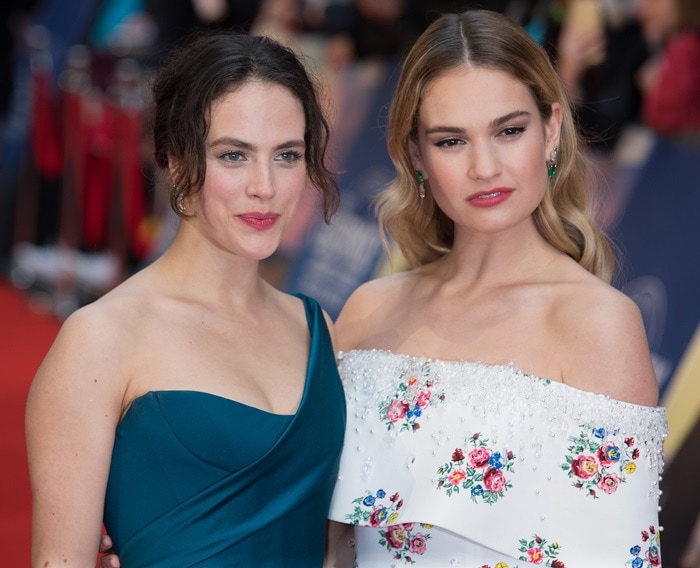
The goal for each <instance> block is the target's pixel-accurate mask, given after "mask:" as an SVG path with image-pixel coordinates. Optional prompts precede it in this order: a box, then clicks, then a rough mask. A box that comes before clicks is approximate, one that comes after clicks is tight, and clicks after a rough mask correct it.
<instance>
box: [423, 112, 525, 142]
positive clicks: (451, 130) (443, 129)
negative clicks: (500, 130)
mask: <svg viewBox="0 0 700 568" xmlns="http://www.w3.org/2000/svg"><path fill="white" fill-rule="evenodd" d="M521 116H525V117H529V116H530V113H529V112H528V111H526V110H515V111H513V112H509V113H508V114H506V115H503V116H499V117H498V118H494V119H493V120H492V121H491V122H490V123H489V126H490V127H491V128H497V127H499V126H502V125H503V124H506V123H507V122H510V121H511V120H513V119H515V118H520V117H521ZM425 133H426V134H435V133H440V134H459V135H461V136H463V135H464V134H465V130H464V128H459V127H457V126H433V127H431V128H426V129H425Z"/></svg>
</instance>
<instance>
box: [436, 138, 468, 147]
mask: <svg viewBox="0 0 700 568" xmlns="http://www.w3.org/2000/svg"><path fill="white" fill-rule="evenodd" d="M458 144H464V141H463V140H460V139H459V138H445V139H443V140H439V141H438V142H437V143H436V144H435V145H436V146H438V147H439V148H450V147H452V146H457V145H458Z"/></svg>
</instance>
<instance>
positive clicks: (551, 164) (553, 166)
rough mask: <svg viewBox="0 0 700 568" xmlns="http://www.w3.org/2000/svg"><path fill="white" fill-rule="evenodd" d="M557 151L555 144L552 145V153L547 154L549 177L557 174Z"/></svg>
mask: <svg viewBox="0 0 700 568" xmlns="http://www.w3.org/2000/svg"><path fill="white" fill-rule="evenodd" d="M558 153H559V148H557V147H556V146H555V147H554V150H552V153H551V154H550V156H549V161H548V162H547V175H548V176H549V178H550V179H552V178H553V177H554V176H555V175H557V155H558Z"/></svg>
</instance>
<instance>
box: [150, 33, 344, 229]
mask: <svg viewBox="0 0 700 568" xmlns="http://www.w3.org/2000/svg"><path fill="white" fill-rule="evenodd" d="M256 80H257V81H263V82H268V83H273V84H275V85H280V86H282V87H284V88H286V89H287V90H289V92H291V93H292V95H294V96H295V97H296V98H297V99H298V100H299V102H300V103H301V105H302V107H303V109H304V117H305V119H306V131H305V133H304V141H305V142H306V167H307V175H308V177H309V179H310V180H311V183H312V184H313V185H314V187H315V188H316V189H317V190H318V191H319V193H320V194H321V201H322V206H323V217H324V219H325V221H326V222H329V221H330V219H331V217H332V216H333V214H334V213H335V212H336V210H337V209H338V204H339V200H340V191H339V188H338V185H337V182H336V180H335V177H334V174H333V173H332V172H331V171H330V170H329V169H328V167H327V166H326V150H327V147H328V139H329V132H330V131H329V126H328V122H327V121H326V118H325V116H324V113H323V109H322V106H321V103H320V101H319V98H318V94H317V90H316V86H315V85H314V83H313V82H312V80H311V78H310V76H309V74H308V73H307V71H306V69H305V67H304V65H303V63H302V62H301V60H300V58H299V57H297V55H296V54H295V53H294V52H293V51H292V50H291V49H289V48H287V47H285V46H283V45H281V44H280V43H278V42H277V41H275V40H273V39H270V38H268V37H262V36H252V35H248V34H244V33H237V32H233V31H228V30H226V31H224V30H215V31H206V32H202V31H197V32H194V33H193V34H192V35H191V36H189V37H188V38H187V39H186V40H185V41H184V42H183V44H181V45H179V46H178V47H177V48H176V49H175V50H173V51H172V52H171V53H170V54H169V56H168V58H167V60H166V62H165V65H164V66H163V68H162V69H161V70H160V72H159V73H158V75H157V77H156V79H155V81H154V84H153V98H154V104H155V110H154V118H153V120H154V124H153V140H154V145H155V148H154V152H155V162H156V164H157V165H158V166H159V167H160V168H162V169H164V170H166V171H167V170H168V169H169V167H170V166H171V165H173V166H174V168H173V169H174V172H173V174H172V179H171V189H170V205H171V207H172V208H173V210H174V211H175V213H176V214H177V215H179V216H183V215H184V214H183V213H182V212H181V211H180V210H179V208H178V203H182V200H183V199H185V198H186V197H188V196H190V195H192V194H194V193H196V192H198V191H200V190H201V188H202V184H203V183H204V178H205V176H206V157H205V149H204V141H205V139H206V137H207V133H208V131H209V116H210V112H211V107H212V104H213V103H214V102H215V101H216V100H217V99H219V98H220V97H222V96H223V95H225V94H226V93H229V92H231V91H234V90H235V89H236V88H237V87H239V86H241V85H243V84H244V83H247V82H250V81H256Z"/></svg>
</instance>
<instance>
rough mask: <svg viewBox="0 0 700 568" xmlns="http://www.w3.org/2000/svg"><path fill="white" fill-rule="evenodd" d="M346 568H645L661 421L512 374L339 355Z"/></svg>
mask: <svg viewBox="0 0 700 568" xmlns="http://www.w3.org/2000/svg"><path fill="white" fill-rule="evenodd" d="M338 360H339V369H340V374H341V377H342V379H343V384H344V387H345V395H346V400H347V410H348V412H347V428H346V433H345V445H344V449H343V454H342V458H341V463H340V471H339V474H338V480H337V483H336V488H335V493H334V495H333V499H332V503H331V511H330V518H331V519H332V520H334V521H338V522H342V523H348V524H352V525H355V551H356V566H358V567H359V568H368V567H370V568H375V567H376V568H379V567H391V566H407V565H416V566H419V567H435V568H437V567H452V566H458V567H462V568H515V567H519V568H524V567H526V566H551V567H554V568H593V567H595V568H613V567H615V568H623V567H632V568H649V567H657V566H661V556H660V529H659V526H658V503H659V494H660V490H659V481H660V474H661V471H662V468H663V455H662V449H663V439H664V438H665V436H666V433H667V422H666V415H665V411H664V409H663V408H661V407H655V408H654V407H646V406H639V405H634V404H629V403H625V402H620V401H617V400H613V399H611V398H609V397H606V396H603V395H598V394H594V393H590V392H586V391H582V390H579V389H575V388H572V387H570V386H567V385H565V384H562V383H559V382H556V381H550V380H547V379H542V378H538V377H533V376H530V375H527V374H525V373H523V372H521V371H520V370H518V369H517V368H516V367H515V366H514V365H486V364H481V363H475V362H467V361H436V360H432V359H427V358H421V357H410V356H406V355H401V354H396V353H391V352H388V351H381V350H371V351H364V350H357V351H350V352H347V353H342V352H341V353H339V354H338Z"/></svg>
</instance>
